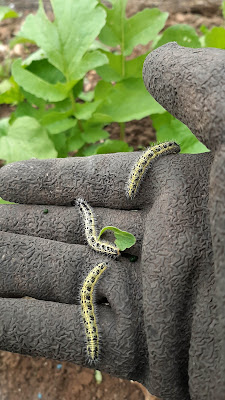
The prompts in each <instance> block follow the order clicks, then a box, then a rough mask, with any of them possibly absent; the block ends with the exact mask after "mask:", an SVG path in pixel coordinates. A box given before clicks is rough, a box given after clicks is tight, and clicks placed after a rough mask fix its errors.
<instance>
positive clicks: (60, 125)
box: [46, 118, 77, 135]
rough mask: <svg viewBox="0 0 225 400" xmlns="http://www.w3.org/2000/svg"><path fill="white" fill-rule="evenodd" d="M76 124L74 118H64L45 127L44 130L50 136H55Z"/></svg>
mask: <svg viewBox="0 0 225 400" xmlns="http://www.w3.org/2000/svg"><path fill="white" fill-rule="evenodd" d="M76 124H77V121H76V120H75V119H74V118H65V119H62V120H59V121H55V122H53V123H52V124H48V125H46V129H47V130H48V132H49V133H51V135H57V134H58V133H61V132H65V131H67V130H68V129H70V128H72V127H73V126H76Z"/></svg>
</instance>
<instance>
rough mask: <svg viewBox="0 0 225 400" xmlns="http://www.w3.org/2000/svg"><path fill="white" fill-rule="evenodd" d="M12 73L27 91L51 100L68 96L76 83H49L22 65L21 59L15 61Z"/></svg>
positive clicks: (58, 99)
mask: <svg viewBox="0 0 225 400" xmlns="http://www.w3.org/2000/svg"><path fill="white" fill-rule="evenodd" d="M12 74H13V77H14V79H15V81H16V82H17V83H18V85H20V86H21V87H22V88H23V89H24V90H26V91H27V92H29V93H31V94H33V95H35V96H36V97H40V98H42V99H44V100H46V101H49V102H55V101H61V100H63V99H65V98H66V97H67V96H68V92H69V91H70V90H71V88H72V87H73V86H74V84H75V83H76V82H75V81H74V82H72V81H71V82H69V83H61V82H58V83H56V84H51V83H48V82H47V81H45V80H43V79H41V78H39V77H38V76H37V75H34V74H33V73H31V72H30V71H28V70H27V69H24V68H23V67H22V65H21V60H20V59H18V60H16V61H14V63H13V65H12Z"/></svg>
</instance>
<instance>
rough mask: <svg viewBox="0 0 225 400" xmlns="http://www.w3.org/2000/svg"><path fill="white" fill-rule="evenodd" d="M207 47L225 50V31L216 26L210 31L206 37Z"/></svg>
mask: <svg viewBox="0 0 225 400" xmlns="http://www.w3.org/2000/svg"><path fill="white" fill-rule="evenodd" d="M205 46H206V47H217V48H218V49H225V29H224V28H222V26H220V27H217V26H215V27H214V28H212V29H211V30H210V31H208V32H207V33H206V35H205Z"/></svg>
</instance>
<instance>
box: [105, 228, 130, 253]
mask: <svg viewBox="0 0 225 400" xmlns="http://www.w3.org/2000/svg"><path fill="white" fill-rule="evenodd" d="M105 231H112V232H114V235H115V239H116V240H115V244H116V246H117V247H118V248H119V249H120V250H121V251H124V250H125V249H129V248H130V247H131V246H133V245H134V244H135V243H136V238H135V236H134V235H132V233H129V232H126V231H121V230H120V229H118V228H116V227H115V226H105V227H104V228H102V230H101V232H100V233H99V236H98V239H100V237H101V236H102V234H103V233H104V232H105Z"/></svg>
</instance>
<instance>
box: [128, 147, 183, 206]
mask: <svg viewBox="0 0 225 400" xmlns="http://www.w3.org/2000/svg"><path fill="white" fill-rule="evenodd" d="M179 151H180V146H179V145H178V144H177V143H176V142H163V143H160V144H157V145H156V146H152V147H149V148H148V149H147V150H146V151H144V153H143V154H142V155H141V156H140V158H139V159H138V160H137V162H136V163H135V165H134V166H133V168H132V170H131V172H130V175H129V178H128V182H127V186H126V196H127V198H128V199H131V200H132V199H134V197H135V196H136V194H137V191H138V188H139V185H140V183H141V180H142V178H143V177H144V175H145V173H146V172H147V170H148V168H149V167H150V165H151V163H152V161H153V160H154V159H155V158H157V157H160V156H161V155H164V154H172V153H179Z"/></svg>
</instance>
